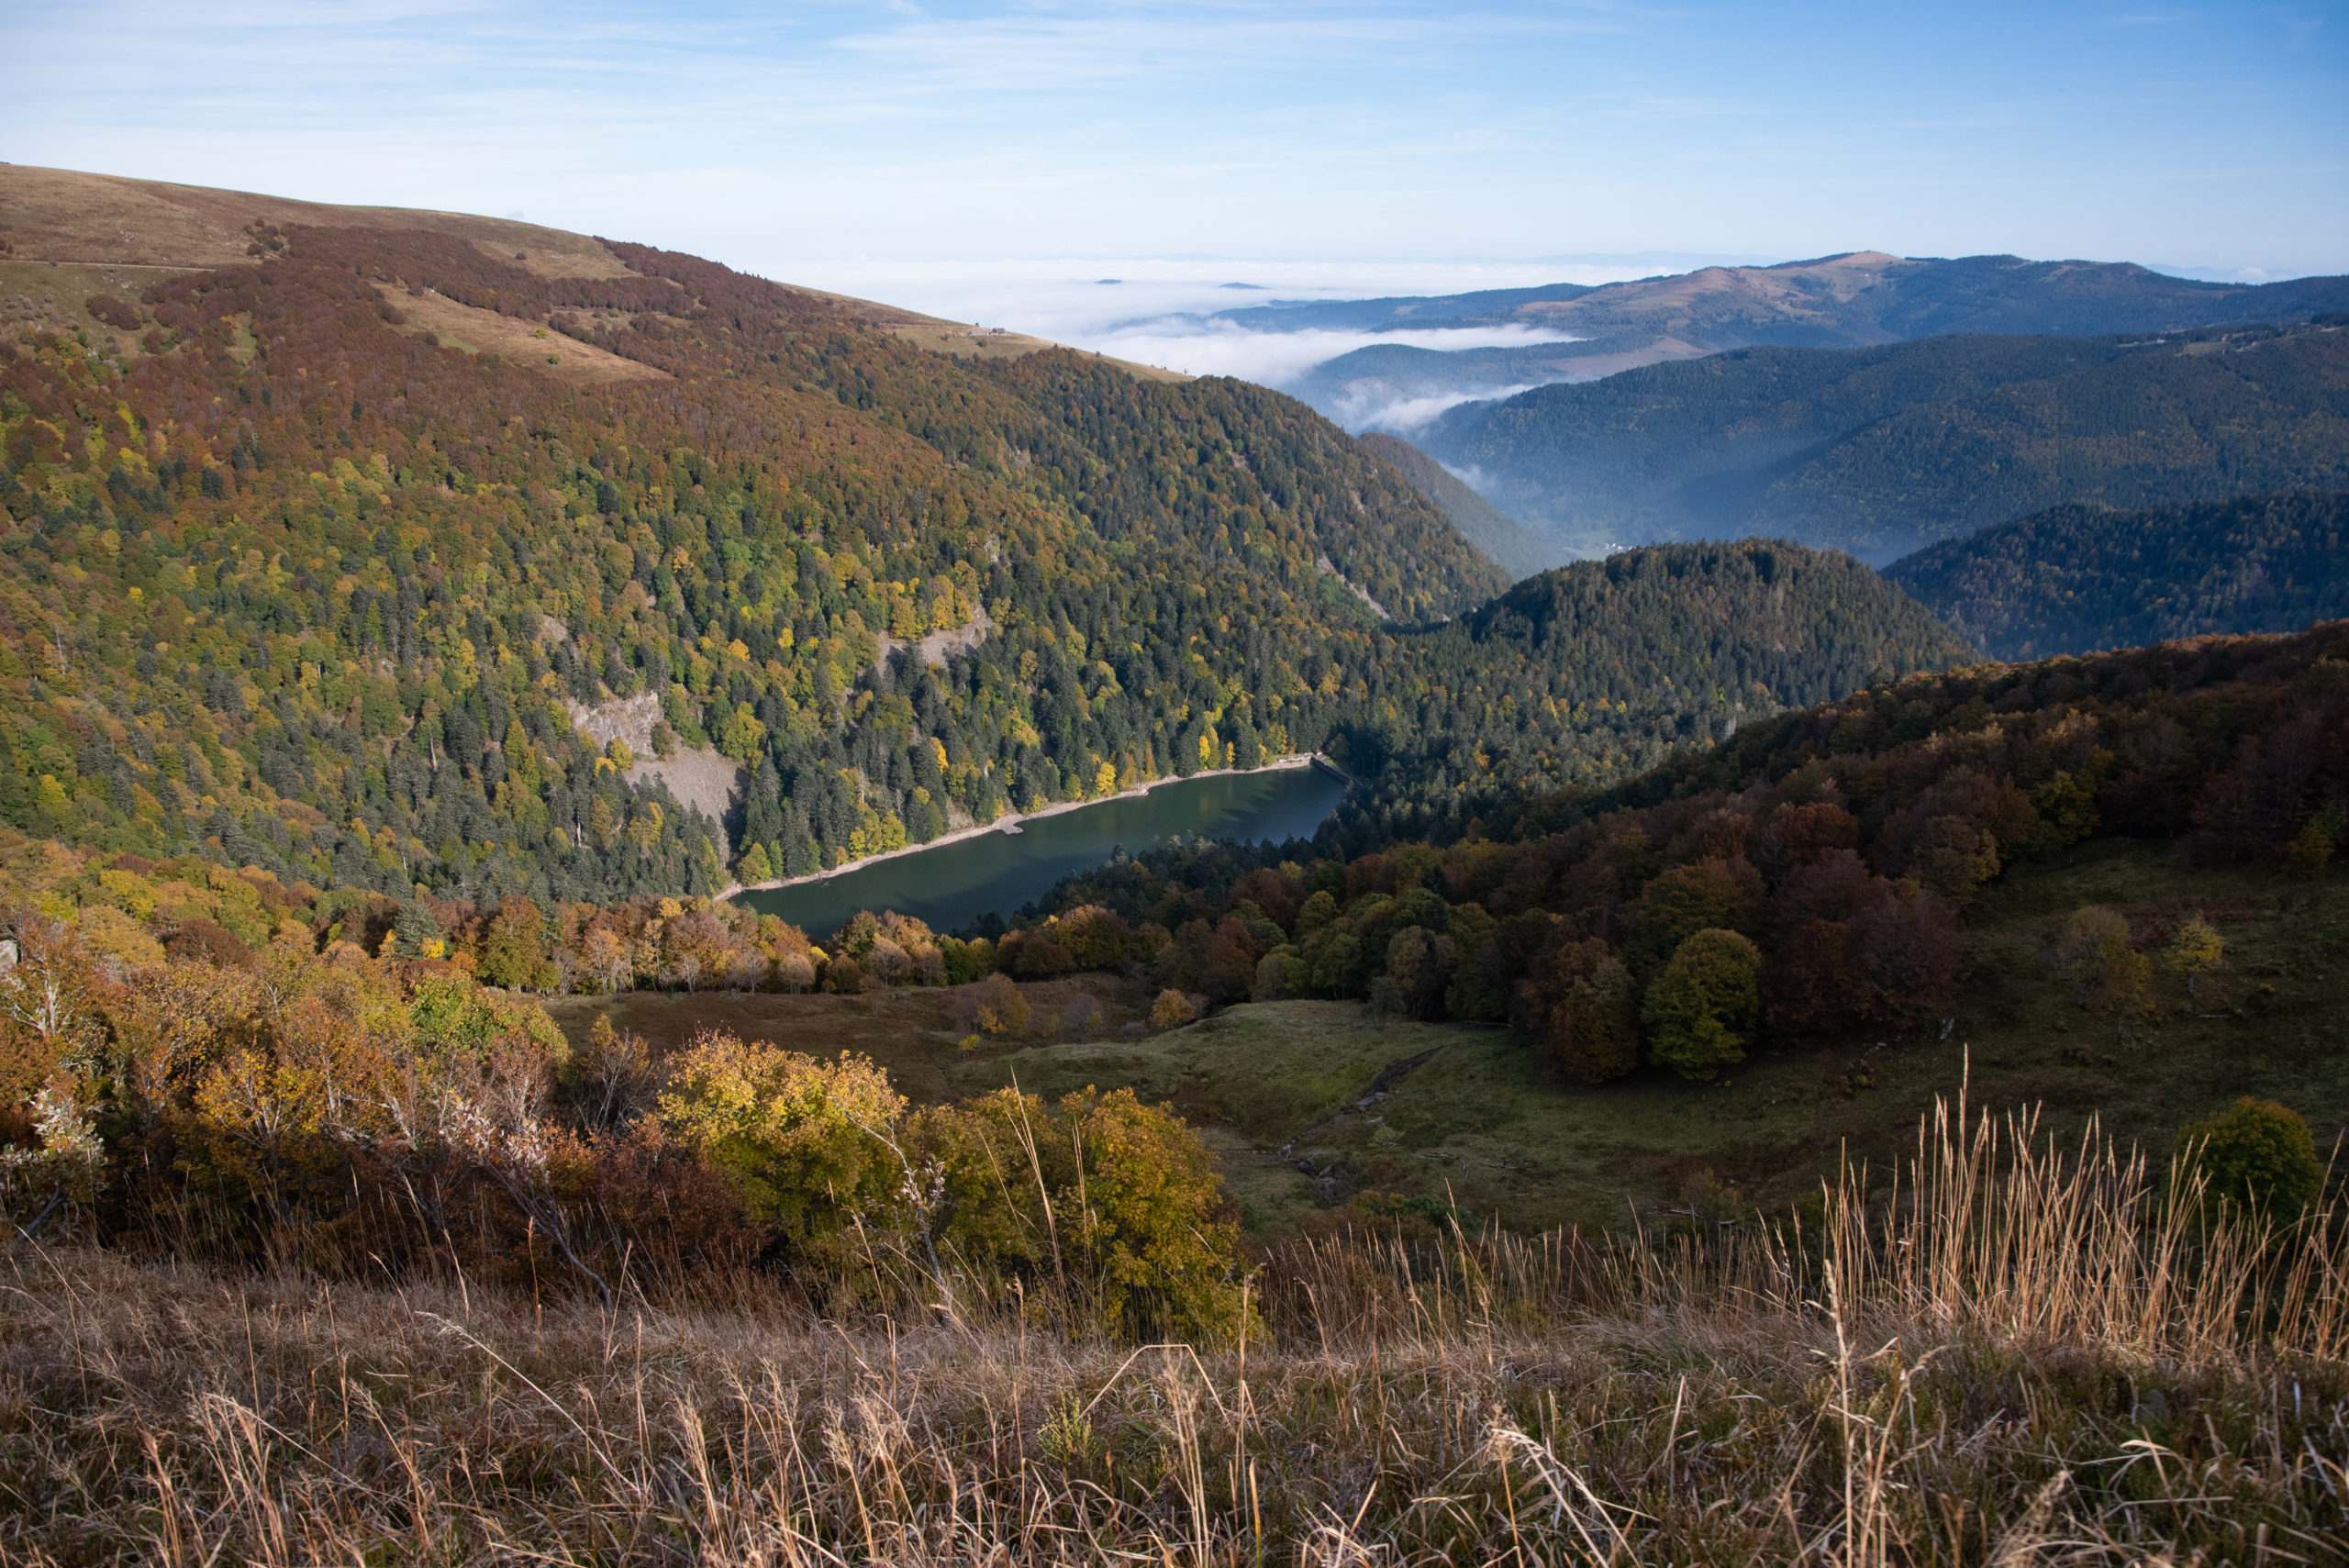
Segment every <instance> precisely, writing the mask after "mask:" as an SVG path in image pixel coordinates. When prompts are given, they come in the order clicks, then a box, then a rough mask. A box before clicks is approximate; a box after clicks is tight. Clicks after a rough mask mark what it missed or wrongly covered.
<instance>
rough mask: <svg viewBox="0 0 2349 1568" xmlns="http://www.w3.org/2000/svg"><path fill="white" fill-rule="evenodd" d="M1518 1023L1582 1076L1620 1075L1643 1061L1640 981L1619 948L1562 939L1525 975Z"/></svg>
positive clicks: (1563, 1066)
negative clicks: (1635, 981) (1617, 951)
mask: <svg viewBox="0 0 2349 1568" xmlns="http://www.w3.org/2000/svg"><path fill="white" fill-rule="evenodd" d="M1514 1011H1515V1015H1516V1020H1515V1021H1516V1023H1517V1027H1518V1030H1519V1032H1520V1035H1522V1036H1523V1037H1524V1039H1525V1040H1527V1042H1528V1043H1530V1044H1531V1046H1532V1047H1533V1048H1534V1050H1536V1051H1540V1052H1542V1054H1543V1055H1545V1056H1547V1057H1549V1058H1550V1059H1551V1060H1552V1061H1553V1062H1556V1063H1557V1064H1558V1067H1559V1069H1560V1070H1561V1071H1562V1072H1564V1073H1565V1074H1566V1076H1568V1077H1569V1078H1573V1079H1575V1080H1576V1081H1577V1082H1580V1083H1585V1084H1599V1083H1604V1082H1606V1081H1607V1080H1608V1079H1609V1078H1620V1077H1621V1076H1622V1075H1623V1074H1624V1073H1629V1072H1631V1069H1633V1068H1634V1067H1637V1066H1638V1065H1639V1064H1640V1010H1639V989H1638V987H1637V986H1636V985H1634V984H1632V981H1631V971H1630V970H1628V969H1626V968H1625V967H1624V966H1623V961H1622V960H1621V959H1620V958H1619V957H1617V956H1616V954H1615V951H1614V950H1613V949H1612V948H1609V946H1608V945H1607V944H1606V943H1605V942H1602V941H1598V940H1580V941H1575V940H1568V941H1561V942H1559V943H1557V944H1555V945H1554V946H1553V947H1551V948H1549V949H1547V950H1545V951H1543V952H1542V955H1541V956H1540V957H1539V958H1537V959H1536V960H1535V961H1534V963H1533V969H1532V972H1531V973H1529V974H1528V975H1527V976H1526V977H1525V978H1524V979H1523V980H1521V981H1520V982H1518V994H1517V1005H1516V1007H1515V1009H1514Z"/></svg>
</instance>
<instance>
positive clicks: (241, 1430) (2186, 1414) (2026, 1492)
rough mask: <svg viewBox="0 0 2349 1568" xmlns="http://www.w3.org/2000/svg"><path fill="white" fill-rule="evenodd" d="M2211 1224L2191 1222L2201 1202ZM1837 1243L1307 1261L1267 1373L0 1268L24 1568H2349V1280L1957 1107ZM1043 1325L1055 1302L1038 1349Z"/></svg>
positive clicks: (1290, 1275) (823, 1332)
mask: <svg viewBox="0 0 2349 1568" xmlns="http://www.w3.org/2000/svg"><path fill="white" fill-rule="evenodd" d="M1825 1196H1826V1201H1825V1202H1824V1203H1823V1205H1822V1206H1821V1209H1820V1213H1821V1214H1822V1215H1823V1217H1824V1220H1823V1225H1821V1226H1820V1227H1817V1228H1815V1229H1811V1230H1809V1231H1807V1232H1806V1231H1801V1230H1798V1229H1797V1228H1796V1227H1793V1226H1788V1227H1786V1228H1783V1229H1771V1228H1765V1227H1762V1226H1759V1225H1753V1226H1742V1227H1736V1228H1731V1229H1725V1230H1724V1231H1723V1233H1722V1234H1720V1235H1719V1236H1704V1237H1673V1238H1668V1239H1657V1238H1648V1239H1634V1240H1629V1241H1609V1242H1589V1241H1585V1240H1578V1239H1576V1238H1574V1237H1571V1236H1550V1237H1543V1238H1540V1239H1535V1240H1515V1239H1509V1238H1491V1239H1486V1240H1470V1239H1466V1238H1461V1237H1455V1238H1453V1240H1452V1242H1451V1243H1450V1244H1448V1245H1444V1246H1440V1247H1439V1246H1425V1247H1418V1246H1412V1245H1408V1244H1406V1243H1404V1242H1401V1241H1399V1240H1375V1239H1369V1238H1354V1239H1350V1240H1335V1241H1300V1242H1297V1243H1293V1244H1291V1245H1289V1246H1287V1247H1286V1248H1284V1249H1283V1250H1281V1251H1279V1252H1278V1253H1277V1254H1276V1255H1275V1256H1274V1257H1273V1258H1272V1259H1270V1260H1269V1261H1268V1262H1266V1264H1265V1266H1264V1269H1263V1271H1262V1272H1261V1274H1260V1276H1259V1284H1258V1285H1257V1287H1256V1288H1257V1289H1258V1291H1259V1293H1260V1294H1259V1296H1258V1305H1259V1311H1260V1317H1259V1319H1258V1322H1259V1326H1258V1328H1257V1329H1255V1330H1254V1331H1253V1332H1252V1333H1251V1335H1250V1336H1249V1337H1248V1340H1247V1342H1246V1343H1245V1344H1232V1345H1227V1346H1221V1347H1216V1348H1213V1349H1208V1348H1204V1347H1203V1348H1200V1349H1198V1350H1196V1351H1195V1350H1193V1349H1192V1348H1190V1347H1185V1346H1146V1347H1143V1348H1141V1349H1138V1350H1137V1349H1133V1348H1130V1347H1124V1346H1118V1345H1113V1344H1110V1343H1108V1342H1105V1341H1101V1340H1079V1341H1075V1342H1070V1341H1069V1340H1065V1339H1063V1338H1059V1337H1055V1336H1053V1335H1052V1334H1051V1333H1049V1332H1046V1331H1044V1330H1041V1329H1035V1328H1032V1327H1023V1324H1032V1323H1035V1322H1038V1321H1041V1320H1042V1318H1041V1316H1040V1315H1037V1314H1034V1313H1027V1314H1023V1313H1022V1311H1021V1310H1020V1302H1019V1297H1018V1294H1017V1292H1016V1291H1015V1290H1012V1289H1009V1288H1007V1287H1004V1286H1002V1285H1000V1284H990V1283H989V1282H985V1281H979V1280H970V1279H966V1280H963V1281H962V1282H960V1285H959V1287H958V1297H959V1299H958V1300H957V1302H956V1304H955V1305H954V1307H952V1310H943V1309H940V1308H938V1307H931V1308H930V1309H922V1308H921V1307H919V1305H918V1303H915V1304H909V1305H910V1307H912V1309H911V1310H909V1311H908V1312H907V1313H905V1314H901V1315H900V1316H899V1317H897V1318H870V1319H863V1320H859V1321H855V1322H841V1321H832V1320H827V1319H825V1318H821V1317H819V1316H818V1315H817V1314H815V1313H813V1312H811V1311H809V1310H808V1309H807V1308H806V1307H803V1306H796V1305H794V1304H792V1303H791V1302H790V1301H788V1300H786V1299H785V1297H784V1296H782V1295H781V1294H780V1293H778V1292H777V1291H776V1290H775V1289H774V1287H773V1286H772V1285H770V1284H765V1283H763V1282H762V1281H759V1280H755V1279H744V1280H737V1281H731V1282H728V1283H727V1284H726V1285H725V1286H724V1287H723V1288H722V1289H720V1288H714V1287H713V1288H706V1289H704V1290H703V1291H702V1293H701V1295H700V1296H699V1298H698V1299H696V1300H690V1301H689V1300H685V1299H682V1298H679V1299H671V1300H668V1301H666V1302H664V1303H662V1304H661V1305H657V1306H656V1305H654V1304H652V1303H651V1302H649V1301H645V1300H643V1299H641V1298H639V1299H637V1300H635V1301H634V1302H633V1303H631V1304H629V1305H624V1306H622V1307H618V1309H615V1310H609V1311H607V1310H603V1309H600V1308H597V1307H591V1306H588V1305H585V1304H581V1303H578V1302H571V1303H567V1304H561V1305H544V1304H533V1303H531V1302H529V1301H528V1300H525V1299H520V1298H516V1297H508V1296H500V1297H497V1298H495V1299H489V1298H485V1297H484V1296H483V1295H482V1294H481V1293H480V1292H479V1291H477V1290H474V1289H473V1288H471V1287H470V1286H469V1285H468V1284H467V1283H466V1282H465V1281H463V1280H462V1278H451V1279H450V1280H449V1281H447V1282H445V1283H432V1284H407V1285H405V1286H403V1285H400V1284H378V1285H367V1286H357V1285H353V1284H330V1283H327V1282H322V1281H317V1280H314V1279H305V1278H300V1277H295V1276H290V1275H288V1276H273V1277H262V1278H250V1277H231V1276H227V1275H223V1274H220V1273H206V1272H201V1271H196V1270H191V1269H187V1268H184V1267H175V1266H173V1265H171V1264H168V1263H160V1262H133V1261H129V1260H126V1259H123V1258H121V1257H117V1256H112V1255H107V1254H103V1253H98V1252H93V1251H77V1252H56V1251H38V1250H36V1249H32V1248H29V1247H24V1246H19V1247H18V1248H17V1251H15V1252H14V1253H13V1254H12V1255H11V1257H10V1259H9V1261H8V1264H7V1269H8V1278H7V1281H6V1285H5V1287H0V1288H5V1291H6V1295H5V1302H6V1305H5V1307H0V1336H5V1339H4V1340H0V1483H4V1484H5V1487H6V1507H5V1510H0V1552H5V1553H6V1555H7V1556H8V1557H10V1558H12V1559H14V1560H17V1561H23V1562H111V1561H119V1560H127V1559H138V1560H142V1561H146V1560H152V1561H160V1562H170V1563H214V1562H233V1561H250V1562H268V1563H278V1562H286V1563H292V1562H623V1561H627V1562H705V1563H733V1562H741V1563H759V1564H767V1563H776V1564H782V1563H790V1564H802V1563H805V1564H817V1563H835V1562H1108V1561H1113V1560H1114V1561H1129V1562H1186V1563H1187V1562H1218V1563H1238V1562H1248V1563H1255V1562H1299V1563H1315V1564H1350V1563H1372V1562H1377V1563H1386V1562H1620V1563H1632V1562H1640V1563H1646V1562H1681V1563H1692V1562H1709V1563H1742V1562H1790V1563H1820V1564H1837V1565H1845V1564H1852V1565H1857V1564H1876V1563H1943V1562H1949V1563H1954V1562H1985V1563H1992V1564H1998V1565H2000V1568H2014V1565H2020V1564H2024V1563H2069V1562H2168V1563H2176V1564H2184V1563H2188V1562H2212V1563H2216V1562H2238V1563H2246V1564H2248V1563H2277V1564H2280V1563H2288V1562H2340V1561H2344V1560H2349V1551H2344V1547H2343V1541H2344V1540H2349V1518H2344V1513H2343V1508H2344V1500H2349V1360H2344V1354H2343V1351H2344V1337H2343V1336H2344V1330H2349V1290H2344V1279H2343V1273H2344V1263H2349V1241H2344V1237H2343V1229H2342V1228H2341V1227H2340V1226H2338V1225H2336V1224H2334V1223H2332V1217H2331V1216H2330V1215H2324V1216H2319V1217H2317V1218H2316V1219H2315V1220H2313V1221H2312V1222H2310V1223H2308V1224H2305V1225H2303V1226H2302V1227H2301V1228H2299V1229H2298V1230H2295V1231H2292V1232H2290V1233H2288V1234H2286V1233H2282V1232H2278V1231H2276V1230H2274V1229H2272V1228H2271V1229H2265V1230H2262V1229H2258V1228H2256V1227H2254V1226H2253V1225H2251V1224H2245V1223H2237V1222H2233V1221H2229V1222H2226V1223H2223V1224H2221V1226H2220V1227H2219V1228H2218V1229H2202V1228H2200V1226H2199V1222H2198V1221H2197V1220H2196V1219H2195V1218H2193V1216H2194V1209H2193V1207H2192V1205H2191V1203H2190V1201H2173V1196H2174V1195H2173V1193H2172V1191H2171V1187H2170V1182H2169V1180H2168V1177H2167V1173H2160V1172H2154V1171H2149V1170H2148V1169H2147V1167H2146V1166H2145V1164H2144V1163H2143V1162H2142V1161H2141V1160H2138V1159H2135V1158H2132V1157H2130V1156H2128V1155H2126V1154H2124V1153H2122V1152H2121V1151H2115V1150H2113V1149H2110V1148H2109V1147H2107V1146H2105V1145H2104V1144H2102V1143H2101V1142H2099V1141H2098V1140H2093V1139H2091V1140H2089V1141H2088V1142H2087V1144H2086V1145H2085V1146H2084V1147H2083V1148H2081V1149H2080V1150H2078V1151H2065V1152H2063V1153H2058V1152H2057V1151H2052V1150H2050V1149H2048V1148H2046V1147H2044V1146H2043V1145H2041V1144H2037V1143H2035V1142H2034V1140H2033V1139H2032V1127H2031V1124H2030V1123H2029V1122H2028V1121H2020V1122H2009V1123H2006V1124H1998V1123H1994V1122H1993V1121H1991V1120H1990V1119H1988V1118H1981V1119H1978V1120H1976V1121H1974V1122H1972V1123H1971V1124H1969V1123H1968V1122H1967V1119H1966V1118H1965V1112H1964V1110H1963V1107H1962V1106H1957V1107H1947V1108H1945V1109H1944V1111H1943V1114H1941V1115H1940V1116H1938V1117H1937V1118H1933V1119H1932V1121H1930V1122H1929V1123H1928V1124H1927V1125H1926V1127H1925V1128H1924V1129H1922V1134H1921V1137H1920V1146H1919V1153H1918V1156H1917V1159H1916V1160H1915V1162H1913V1163H1912V1164H1910V1165H1909V1168H1907V1169H1906V1170H1904V1171H1902V1172H1900V1173H1898V1181H1897V1182H1895V1181H1890V1180H1887V1182H1885V1183H1883V1184H1871V1182H1870V1181H1869V1179H1868V1177H1867V1175H1866V1173H1863V1172H1853V1173H1849V1174H1848V1175H1847V1177H1846V1179H1845V1180H1844V1181H1843V1183H1842V1184H1841V1186H1840V1188H1839V1189H1837V1190H1835V1191H1832V1192H1830V1193H1828V1194H1827V1195H1825ZM2185 1196H2186V1198H2188V1199H2189V1200H2190V1198H2191V1193H2190V1191H2189V1192H2188V1193H2187V1194H2186V1195H2185ZM1030 1305H1031V1306H1032V1305H1033V1304H1032V1303H1031V1304H1030Z"/></svg>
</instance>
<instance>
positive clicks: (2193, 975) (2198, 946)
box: [2162, 915, 2227, 996]
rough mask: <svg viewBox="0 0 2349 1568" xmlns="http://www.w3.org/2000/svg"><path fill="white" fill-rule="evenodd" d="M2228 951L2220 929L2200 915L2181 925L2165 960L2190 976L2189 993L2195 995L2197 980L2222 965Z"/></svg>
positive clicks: (2187, 985) (2170, 967)
mask: <svg viewBox="0 0 2349 1568" xmlns="http://www.w3.org/2000/svg"><path fill="white" fill-rule="evenodd" d="M2226 951H2227V944H2226V940H2225V939H2224V938H2222V937H2221V936H2220V935H2219V932H2218V929H2217V928H2216V927H2214V926H2212V925H2211V924H2210V922H2209V921H2208V920H2205V919H2204V918H2202V917H2201V916H2199V915H2196V916H2193V917H2190V918H2188V920H2187V922H2186V923H2185V924H2184V925H2182V926H2180V927H2178V929H2177V934H2176V936H2174V937H2172V938H2171V939H2170V940H2169V946H2167V947H2166V948H2164V949H2163V950H2162V962H2163V964H2164V965H2165V967H2167V968H2169V969H2172V970H2175V971H2176V972H2177V973H2180V974H2183V975H2185V976H2186V994H2187V995H2189V996H2191V995H2194V983H2195V981H2197V980H2199V978H2201V977H2202V976H2203V975H2205V974H2208V973H2210V972H2211V971H2212V970H2214V969H2216V968H2218V967H2219V962H2220V960H2221V959H2222V958H2224V957H2225V956H2226Z"/></svg>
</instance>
